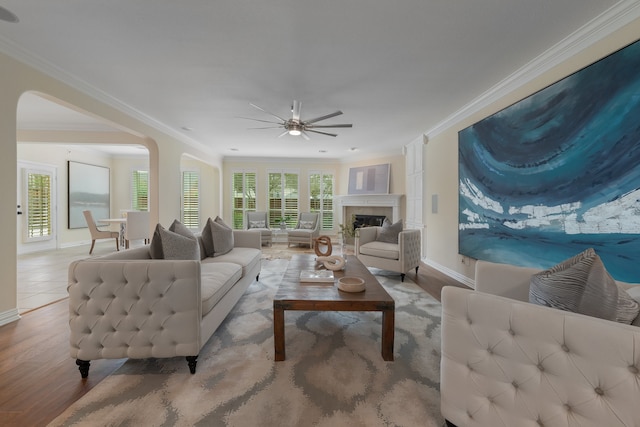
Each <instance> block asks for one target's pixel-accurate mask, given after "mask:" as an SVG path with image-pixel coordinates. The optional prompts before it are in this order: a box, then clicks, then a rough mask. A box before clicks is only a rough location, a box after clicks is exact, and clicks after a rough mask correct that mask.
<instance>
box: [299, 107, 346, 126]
mask: <svg viewBox="0 0 640 427" xmlns="http://www.w3.org/2000/svg"><path fill="white" fill-rule="evenodd" d="M340 114H342V111H340V110H338V111H336V112H334V113H331V114H327V115H326V116H320V117H316V118H315V119H311V120H303V122H304V123H305V124H310V123H315V122H319V121H320V120H326V119H330V118H331V117H335V116H339V115H340Z"/></svg>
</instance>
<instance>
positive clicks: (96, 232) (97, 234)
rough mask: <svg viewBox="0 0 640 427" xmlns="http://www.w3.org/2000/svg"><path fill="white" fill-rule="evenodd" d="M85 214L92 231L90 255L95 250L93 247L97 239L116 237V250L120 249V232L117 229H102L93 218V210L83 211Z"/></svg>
mask: <svg viewBox="0 0 640 427" xmlns="http://www.w3.org/2000/svg"><path fill="white" fill-rule="evenodd" d="M82 213H83V214H84V219H85V220H86V221H87V227H89V232H90V233H91V249H89V255H91V253H92V252H93V247H94V246H95V244H96V240H98V239H115V240H116V250H117V251H119V250H120V242H119V240H120V233H118V232H117V231H109V230H100V229H99V228H98V226H97V225H96V222H95V221H94V219H93V215H92V214H91V211H82Z"/></svg>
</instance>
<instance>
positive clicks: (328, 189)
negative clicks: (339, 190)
mask: <svg viewBox="0 0 640 427" xmlns="http://www.w3.org/2000/svg"><path fill="white" fill-rule="evenodd" d="M321 188H322V198H321V200H322V229H323V230H333V175H331V174H323V175H322V187H321Z"/></svg>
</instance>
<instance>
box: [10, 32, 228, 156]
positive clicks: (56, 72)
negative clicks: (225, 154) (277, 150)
mask: <svg viewBox="0 0 640 427" xmlns="http://www.w3.org/2000/svg"><path fill="white" fill-rule="evenodd" d="M0 52H2V53H4V54H6V55H8V56H9V57H11V58H13V59H15V60H16V61H18V62H21V63H23V64H25V65H27V66H29V67H32V68H34V69H36V70H37V71H40V72H41V73H43V74H45V75H47V76H49V77H51V78H53V79H55V80H58V81H60V82H62V83H64V84H66V85H68V86H70V87H72V88H74V89H76V90H78V91H79V92H82V93H83V94H85V95H87V96H89V97H91V98H93V99H95V100H97V101H99V102H102V103H104V104H106V105H108V106H109V107H112V108H114V109H116V110H118V111H119V112H121V113H123V114H125V115H127V116H130V117H132V118H134V119H136V120H138V121H140V122H142V123H144V124H146V125H148V126H150V127H152V128H154V129H156V130H158V131H159V132H161V133H164V134H166V135H168V136H170V137H172V138H175V139H177V140H179V141H181V142H184V143H185V144H187V145H189V146H191V147H193V148H195V149H198V150H201V151H203V152H205V153H209V154H212V155H215V156H218V157H219V155H218V153H216V152H214V151H212V150H211V148H209V147H207V146H206V145H205V144H202V143H201V142H199V141H196V140H195V139H192V138H189V137H187V136H185V135H183V134H181V133H180V132H178V131H176V130H175V129H173V128H171V127H169V126H167V125H165V124H164V123H162V122H160V121H158V120H156V119H155V118H153V117H151V116H149V115H147V114H145V113H143V112H142V111H140V110H138V109H136V108H134V107H132V106H130V105H128V104H126V103H124V102H122V101H120V100H119V99H117V98H115V97H113V96H111V95H109V94H108V93H106V92H104V91H103V90H101V89H98V88H97V87H95V86H93V85H91V84H89V83H87V82H86V81H84V80H82V79H80V78H79V77H77V76H75V75H74V74H72V73H69V72H68V71H65V70H63V69H62V68H60V67H58V66H57V65H55V64H53V63H51V62H49V61H47V60H45V59H43V58H41V57H39V56H36V55H34V54H32V53H31V52H29V51H27V50H26V49H24V48H22V47H20V46H19V45H17V44H16V43H14V42H13V41H11V40H8V39H7V38H5V37H2V36H0Z"/></svg>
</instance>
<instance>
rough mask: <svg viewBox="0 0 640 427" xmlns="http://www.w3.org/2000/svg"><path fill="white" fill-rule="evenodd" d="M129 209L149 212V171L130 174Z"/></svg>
mask: <svg viewBox="0 0 640 427" xmlns="http://www.w3.org/2000/svg"><path fill="white" fill-rule="evenodd" d="M131 209H132V210H134V211H148V210H149V171H143V170H134V171H132V173H131Z"/></svg>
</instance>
